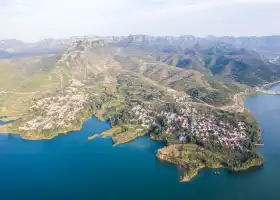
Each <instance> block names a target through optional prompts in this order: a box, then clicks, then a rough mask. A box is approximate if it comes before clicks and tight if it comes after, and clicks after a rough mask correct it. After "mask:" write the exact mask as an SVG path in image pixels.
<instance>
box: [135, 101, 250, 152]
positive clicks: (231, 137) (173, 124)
mask: <svg viewBox="0 0 280 200" xmlns="http://www.w3.org/2000/svg"><path fill="white" fill-rule="evenodd" d="M176 102H177V103H178V105H179V107H180V114H176V113H172V112H167V111H161V112H159V113H156V114H155V115H154V114H150V112H151V111H147V110H146V109H144V108H143V107H142V106H140V105H137V106H135V107H133V108H132V112H133V113H134V114H135V116H137V117H136V118H135V119H134V120H133V121H132V122H135V121H139V120H141V122H142V124H141V125H142V127H143V128H149V127H150V126H151V125H152V124H153V123H155V121H154V120H155V117H154V116H162V117H165V119H166V120H167V123H168V126H167V127H166V130H165V134H168V135H172V134H178V132H180V133H179V134H178V139H179V140H180V141H182V142H187V141H186V138H187V136H188V135H192V136H194V137H196V138H200V140H201V141H202V143H205V144H206V142H207V140H210V139H213V138H217V140H216V142H217V143H218V144H220V145H221V146H223V147H225V148H229V149H242V148H243V147H242V146H243V145H242V144H243V143H244V141H245V140H246V139H247V134H246V124H245V123H244V122H239V123H238V125H237V126H235V125H233V124H230V123H226V122H223V121H221V120H218V119H217V118H216V117H215V116H214V115H213V114H211V112H205V113H204V112H199V111H198V110H197V109H195V108H193V107H192V106H191V105H190V103H188V102H187V101H185V99H184V98H183V97H181V98H176ZM210 137H211V138H210Z"/></svg>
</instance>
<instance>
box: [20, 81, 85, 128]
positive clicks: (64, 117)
mask: <svg viewBox="0 0 280 200" xmlns="http://www.w3.org/2000/svg"><path fill="white" fill-rule="evenodd" d="M78 85H79V86H81V85H82V84H81V83H79V82H77V81H73V82H72V84H71V85H70V86H68V87H66V88H65V89H64V92H63V93H60V94H59V95H56V96H53V97H47V98H43V99H41V100H39V101H37V102H36V104H35V105H33V106H32V107H31V109H32V110H34V111H35V112H36V111H37V112H36V113H37V114H38V115H37V116H36V117H34V118H33V119H31V120H29V121H27V122H25V123H23V125H22V126H20V127H19V129H20V130H24V131H37V130H54V129H56V128H68V127H71V126H72V123H73V121H74V120H75V119H76V118H77V114H78V113H80V111H82V110H83V108H84V104H85V103H86V102H87V101H88V100H89V95H88V94H85V93H83V92H79V91H78V88H77V86H78Z"/></svg>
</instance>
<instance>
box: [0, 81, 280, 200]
mask: <svg viewBox="0 0 280 200" xmlns="http://www.w3.org/2000/svg"><path fill="white" fill-rule="evenodd" d="M272 90H274V91H280V86H276V87H274V88H272ZM245 105H246V107H247V108H248V110H249V111H250V112H252V113H253V114H254V115H255V116H256V118H257V119H258V120H260V126H261V129H262V140H263V141H264V143H265V146H262V147H259V150H260V152H261V153H262V155H263V156H264V157H265V165H264V166H263V167H261V168H256V169H252V170H249V171H246V172H242V173H230V172H227V171H226V170H220V171H221V175H220V176H216V175H214V173H213V170H210V169H209V170H201V171H200V173H199V175H198V176H197V177H195V178H194V179H193V180H192V181H190V182H188V183H180V182H179V176H180V173H179V172H178V169H177V168H176V166H174V165H170V164H166V163H162V162H160V161H158V160H156V157H155V151H156V150H157V149H159V148H161V147H162V146H163V144H160V143H157V142H154V141H150V140H149V139H148V138H147V137H143V138H139V139H137V140H135V141H133V142H131V143H128V144H124V145H120V146H117V147H113V146H112V141H111V140H110V139H109V138H108V139H101V138H97V139H95V140H93V141H90V142H89V141H88V140H87V137H88V136H90V135H92V134H93V133H98V134H100V133H101V132H103V131H105V130H107V129H109V128H110V124H109V123H107V122H101V121H99V120H97V119H96V118H92V119H89V120H87V121H86V122H85V123H84V125H83V128H82V129H81V130H80V131H74V132H71V133H69V134H67V135H65V136H59V137H57V138H55V139H53V140H50V141H23V140H21V138H20V137H19V136H16V135H9V136H8V137H7V136H6V135H5V136H4V135H1V134H0V199H1V200H6V199H7V200H13V199H24V200H25V199H28V200H33V199H34V200H35V199H36V200H40V199H46V200H49V199H52V200H61V199H63V200H64V199H69V200H72V199H73V200H76V199H77V200H78V199H79V200H84V199H104V200H107V199H124V200H126V199H127V200H130V199H145V200H149V199H177V198H183V199H196V200H199V199H215V200H231V199H232V200H237V199H238V200H243V199H244V200H245V199H246V200H248V199H249V200H250V199H254V200H263V199H269V200H274V199H275V200H277V199H280V190H279V180H280V175H279V166H280V143H279V141H280V131H279V130H280V96H277V95H258V96H252V97H249V98H248V99H247V100H246V102H245Z"/></svg>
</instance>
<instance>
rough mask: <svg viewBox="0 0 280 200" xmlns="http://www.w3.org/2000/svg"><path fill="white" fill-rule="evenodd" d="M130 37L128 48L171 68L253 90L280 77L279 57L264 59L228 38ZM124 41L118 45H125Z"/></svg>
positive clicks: (258, 53)
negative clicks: (196, 73)
mask: <svg viewBox="0 0 280 200" xmlns="http://www.w3.org/2000/svg"><path fill="white" fill-rule="evenodd" d="M131 37H132V38H133V39H132V40H130V42H128V43H127V44H126V46H130V47H131V48H132V47H134V48H137V49H138V50H141V51H144V52H147V53H149V54H150V55H153V56H154V57H156V60H157V61H160V62H163V63H166V64H167V65H170V66H176V67H178V68H182V69H193V70H197V71H200V72H208V73H211V74H212V75H214V76H219V77H223V78H227V79H229V80H232V81H235V82H239V83H241V84H246V85H248V86H251V87H252V86H253V87H254V86H260V85H263V84H265V83H268V82H272V81H275V80H279V78H280V66H279V65H278V62H277V57H274V58H273V59H271V57H265V55H266V54H265V55H263V54H262V53H263V52H262V51H259V52H257V51H255V48H254V50H253V49H250V47H251V46H250V45H245V44H244V45H243V46H245V47H248V49H246V48H244V47H243V46H242V47H241V45H237V44H235V45H234V42H232V41H231V42H228V43H227V40H225V38H216V37H215V38H195V37H190V36H189V37H187V36H186V37H183V36H182V37H178V38H177V37H170V38H169V37H162V38H160V37H157V38H152V37H149V36H131ZM139 38H140V39H139ZM236 40H237V38H236ZM124 41H126V40H124ZM124 41H123V42H119V45H122V46H124ZM126 42H127V41H126ZM277 52H278V51H276V47H275V53H276V54H277Z"/></svg>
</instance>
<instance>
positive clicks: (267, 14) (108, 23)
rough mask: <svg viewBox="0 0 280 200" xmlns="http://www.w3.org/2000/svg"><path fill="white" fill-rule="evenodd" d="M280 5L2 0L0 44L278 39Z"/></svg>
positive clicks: (261, 0)
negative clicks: (143, 37) (81, 38)
mask: <svg viewBox="0 0 280 200" xmlns="http://www.w3.org/2000/svg"><path fill="white" fill-rule="evenodd" d="M277 9H279V10H280V2H279V0H40V1H39V0H0V20H1V30H0V39H4V38H18V39H23V40H39V39H43V38H47V37H66V36H73V35H86V34H93V35H128V34H130V33H146V34H152V35H183V34H195V35H199V36H204V35H208V34H216V35H262V34H275V33H276V34H280V27H279V26H277V25H276V22H275V21H276V20H275V19H277V18H278V19H279V17H280V13H279V12H278V11H277Z"/></svg>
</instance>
